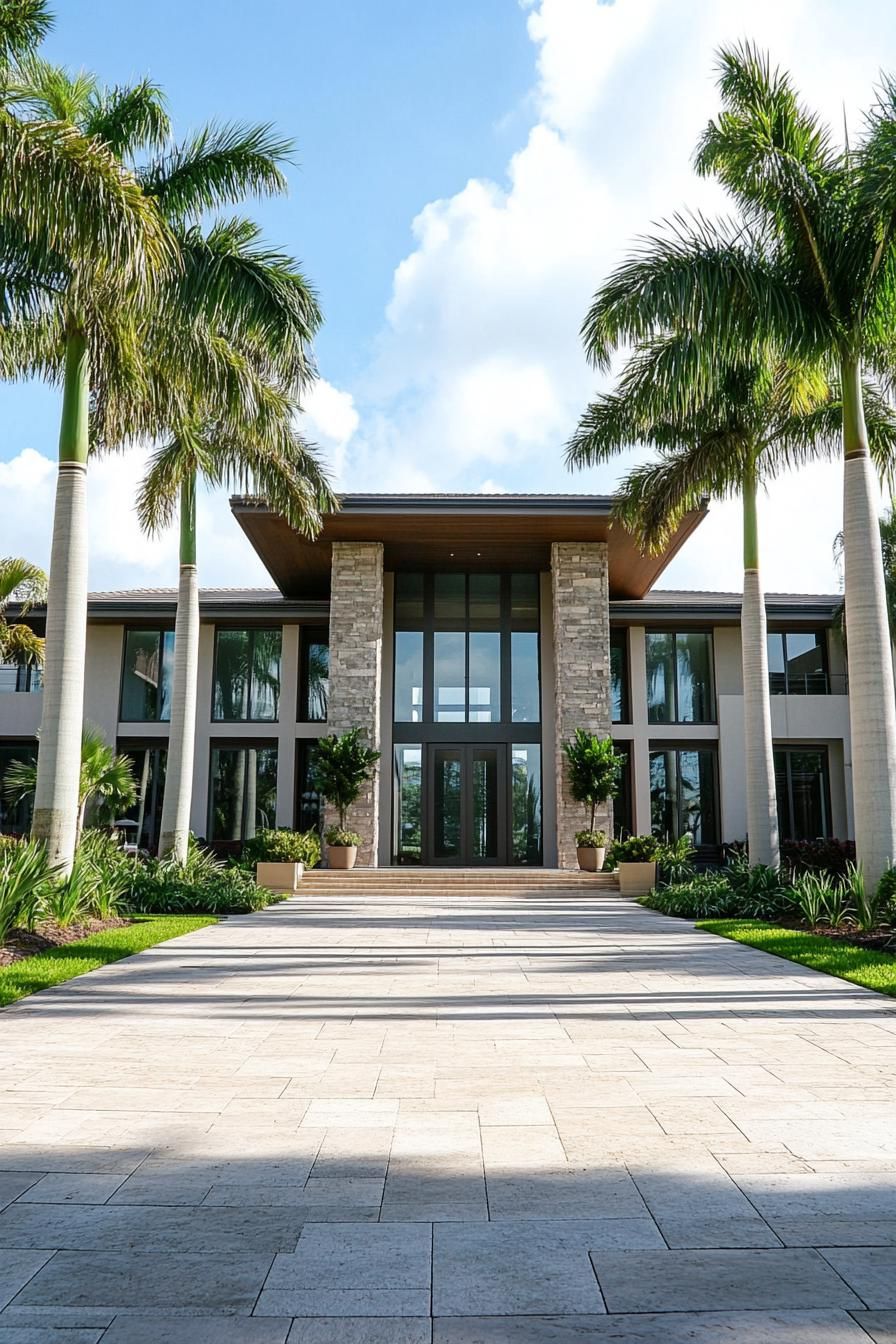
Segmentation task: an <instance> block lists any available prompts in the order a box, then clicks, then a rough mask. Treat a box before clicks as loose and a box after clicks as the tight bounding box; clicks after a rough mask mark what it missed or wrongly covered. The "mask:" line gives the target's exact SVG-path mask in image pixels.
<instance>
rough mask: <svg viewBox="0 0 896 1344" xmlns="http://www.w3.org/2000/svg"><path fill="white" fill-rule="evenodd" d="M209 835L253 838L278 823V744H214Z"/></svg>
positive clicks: (224, 838) (226, 838) (227, 838)
mask: <svg viewBox="0 0 896 1344" xmlns="http://www.w3.org/2000/svg"><path fill="white" fill-rule="evenodd" d="M210 795H211V796H210V800H209V839H210V840H213V841H225V842H226V841H239V840H250V839H251V838H252V836H254V835H255V833H256V831H257V830H260V829H262V828H264V829H269V828H273V827H274V826H275V825H276V813H277V748H276V747H213V748H212V753H211V790H210Z"/></svg>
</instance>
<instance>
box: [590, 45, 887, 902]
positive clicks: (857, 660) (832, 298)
mask: <svg viewBox="0 0 896 1344" xmlns="http://www.w3.org/2000/svg"><path fill="white" fill-rule="evenodd" d="M719 87H720V90H721V94H722V101H723V111H722V113H721V115H720V116H719V117H718V118H717V120H715V121H713V122H712V123H710V125H709V126H708V128H707V129H706V131H705V133H704V135H703V137H702V139H701V142H700V145H699V148H698V152H697V160H696V162H697V168H698V171H700V172H701V173H704V174H714V175H715V176H716V177H717V178H718V179H719V180H720V181H721V182H722V183H723V184H724V185H725V186H726V187H727V188H728V190H729V191H730V192H731V194H732V196H733V197H734V199H735V201H736V202H737V204H738V205H739V207H740V209H741V211H742V212H743V217H744V221H745V222H743V223H738V224H736V225H734V226H725V225H719V226H713V225H711V224H709V223H707V222H706V221H705V220H703V219H696V220H692V221H687V220H682V219H678V220H677V221H676V222H675V224H674V226H673V228H672V229H671V231H670V232H668V233H666V234H664V235H661V236H657V237H654V238H651V239H648V240H647V241H646V242H645V243H644V245H643V247H642V249H641V251H640V253H639V254H638V255H637V256H636V257H634V258H633V259H632V260H631V261H628V262H626V263H624V264H623V265H622V266H621V267H620V268H619V269H617V271H616V272H615V273H614V275H613V276H611V278H610V280H609V281H608V282H607V284H606V285H605V286H604V287H603V289H602V291H601V292H600V293H599V294H598V295H597V296H596V299H595V301H594V304H593V305H592V308H591V310H590V312H589V314H588V317H587V319H586V322H585V327H584V335H585V340H586V344H587V347H588V350H589V353H590V355H591V358H592V359H593V360H594V361H595V363H597V364H598V365H601V366H606V365H607V363H608V361H609V358H610V355H611V353H612V351H613V349H615V348H616V346H617V345H619V344H620V343H628V342H638V341H641V340H643V339H650V338H652V337H654V336H661V335H663V334H664V333H665V332H667V331H668V330H669V329H672V328H674V329H677V330H685V331H689V332H693V333H695V334H701V335H702V337H703V342H702V357H701V376H702V375H704V374H706V373H708V372H709V371H710V369H711V365H712V363H713V361H715V360H718V359H722V360H723V361H732V362H734V363H737V362H739V361H741V360H743V359H745V358H746V359H752V358H754V357H755V355H756V354H757V352H758V351H761V349H762V348H763V346H764V345H765V344H766V343H767V342H768V340H769V339H772V340H774V341H775V343H776V345H777V347H778V348H779V349H780V351H781V353H782V355H783V356H784V357H785V358H790V357H794V358H797V359H800V360H805V361H808V362H812V361H815V360H823V361H826V363H827V364H828V366H829V372H830V374H831V376H832V377H836V379H837V381H838V383H839V386H840V388H841V397H842V415H841V432H842V449H843V462H844V524H843V529H844V553H845V567H846V595H847V613H848V614H847V632H848V636H849V645H850V649H851V650H852V656H853V673H852V676H851V679H850V721H851V732H852V750H853V762H854V767H855V768H854V771H853V779H854V793H855V825H856V846H857V851H858V855H859V858H860V861H861V862H862V863H863V866H864V870H865V876H866V880H867V881H868V882H869V883H874V882H876V881H877V879H878V877H879V876H880V874H881V873H882V872H883V870H884V869H885V868H886V866H887V864H888V862H889V860H890V859H891V858H892V857H894V856H896V694H894V684H893V666H892V658H891V652H890V643H889V637H888V631H887V616H886V603H885V596H884V584H883V571H882V566H881V551H880V537H879V534H878V530H877V526H876V520H875V480H874V475H875V473H874V464H873V462H872V459H871V456H870V450H869V443H868V432H867V425H866V416H865V402H864V396H863V370H864V369H868V370H870V371H872V372H874V373H876V374H878V375H880V376H881V377H882V378H888V377H889V376H890V374H891V370H892V356H893V344H892V332H893V329H894V323H896V287H894V279H896V154H894V143H896V84H894V83H893V82H892V81H890V80H887V81H885V83H884V85H883V87H882V90H881V92H880V94H879V96H878V99H877V102H876V104H875V106H874V107H873V108H872V110H871V112H870V114H869V116H868V118H867V124H866V128H865V131H864V134H863V136H862V139H861V141H860V143H859V144H858V145H857V146H846V147H844V148H843V149H838V148H836V147H835V146H834V144H833V141H832V139H831V136H830V134H829V132H828V131H827V129H826V128H825V127H824V126H823V124H822V123H821V122H820V121H819V119H818V118H817V117H816V116H815V115H814V114H812V113H811V112H809V111H807V110H806V109H805V108H804V107H803V106H802V105H801V104H800V102H799V99H798V97H797V94H796V92H795V90H794V88H793V85H792V83H791V81H790V79H789V77H788V76H787V75H786V74H783V73H781V72H780V71H778V70H772V69H771V67H770V65H769V62H768V60H767V58H765V57H764V56H763V55H761V54H760V53H759V52H757V51H756V50H755V49H754V48H752V47H750V46H749V45H744V46H740V47H735V48H733V49H729V50H725V51H723V52H722V53H721V56H720V79H719Z"/></svg>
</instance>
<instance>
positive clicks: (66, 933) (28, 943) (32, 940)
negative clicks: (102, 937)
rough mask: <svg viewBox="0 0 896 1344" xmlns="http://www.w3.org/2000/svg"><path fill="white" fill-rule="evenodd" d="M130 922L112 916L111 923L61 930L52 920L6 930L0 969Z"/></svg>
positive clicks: (89, 923)
mask: <svg viewBox="0 0 896 1344" xmlns="http://www.w3.org/2000/svg"><path fill="white" fill-rule="evenodd" d="M131 922H132V921H131V920H130V919H125V918H123V917H121V916H118V915H115V916H113V917H112V918H111V919H84V920H79V921H78V923H77V924H69V925H67V927H65V928H63V927H62V926H61V925H59V924H56V923H55V922H54V921H53V920H45V921H42V922H41V923H39V924H35V926H34V928H33V929H31V930H29V929H10V931H9V933H8V934H7V935H6V939H5V941H4V942H3V944H2V945H0V966H11V965H12V963H13V962H14V961H24V960H25V958H26V957H36V956H38V954H39V953H41V952H48V951H49V950H50V948H51V947H64V946H65V945H66V944H67V943H77V942H79V941H80V940H81V939H82V938H90V937H92V935H93V934H96V933H105V931H106V930H107V929H120V928H123V927H124V926H125V925H127V924H130V923H131Z"/></svg>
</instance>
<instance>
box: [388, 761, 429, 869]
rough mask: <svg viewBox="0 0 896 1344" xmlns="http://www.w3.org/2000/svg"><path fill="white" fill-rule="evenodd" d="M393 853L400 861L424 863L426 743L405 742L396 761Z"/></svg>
mask: <svg viewBox="0 0 896 1344" xmlns="http://www.w3.org/2000/svg"><path fill="white" fill-rule="evenodd" d="M392 787H393V798H394V814H393V823H394V828H395V834H394V837H393V853H394V855H395V860H396V862H397V863H420V862H421V861H422V856H423V747H422V746H421V745H420V744H419V743H404V742H403V743H402V744H401V745H400V746H397V747H396V748H395V755H394V763H393V778H392Z"/></svg>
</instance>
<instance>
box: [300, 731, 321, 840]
mask: <svg viewBox="0 0 896 1344" xmlns="http://www.w3.org/2000/svg"><path fill="white" fill-rule="evenodd" d="M313 748H314V743H313V742H299V743H297V754H298V771H297V775H298V791H297V794H296V823H295V824H296V830H298V831H319V830H320V825H321V815H320V812H321V807H320V794H319V793H318V791H317V789H316V788H315V787H314V777H313V772H312V770H311V759H312V753H313Z"/></svg>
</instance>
